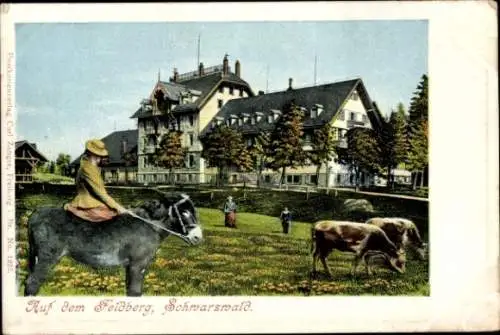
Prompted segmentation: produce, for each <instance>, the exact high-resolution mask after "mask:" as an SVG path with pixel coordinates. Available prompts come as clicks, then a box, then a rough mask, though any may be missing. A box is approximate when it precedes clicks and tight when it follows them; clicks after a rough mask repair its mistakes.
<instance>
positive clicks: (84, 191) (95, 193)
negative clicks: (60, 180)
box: [71, 157, 121, 210]
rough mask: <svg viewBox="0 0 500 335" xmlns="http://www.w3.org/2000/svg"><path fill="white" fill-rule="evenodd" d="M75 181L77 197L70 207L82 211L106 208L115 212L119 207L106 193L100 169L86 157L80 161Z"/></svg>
mask: <svg viewBox="0 0 500 335" xmlns="http://www.w3.org/2000/svg"><path fill="white" fill-rule="evenodd" d="M75 181H76V191H77V195H76V197H75V198H74V199H73V201H72V202H71V206H73V207H77V208H84V209H88V208H96V207H101V206H108V207H109V208H111V209H115V210H117V209H118V208H120V207H121V206H120V205H119V204H118V203H117V202H116V201H115V200H113V198H111V197H110V196H109V195H108V192H106V188H105V187H104V181H103V180H102V177H101V169H100V168H99V167H97V166H95V165H94V164H92V163H91V162H90V161H89V160H88V159H87V158H86V157H84V158H82V159H81V160H80V169H79V170H78V173H77V175H76V180H75Z"/></svg>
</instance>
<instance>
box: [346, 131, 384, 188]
mask: <svg viewBox="0 0 500 335" xmlns="http://www.w3.org/2000/svg"><path fill="white" fill-rule="evenodd" d="M379 141H380V139H379V138H378V134H377V133H376V132H375V131H374V130H373V129H370V128H363V127H355V128H351V129H350V130H349V131H348V132H347V150H346V153H345V155H344V156H343V157H342V159H343V160H344V163H347V164H348V165H349V166H350V168H351V170H352V171H354V174H355V177H356V191H357V190H358V189H359V179H360V175H361V173H362V172H364V173H370V174H374V173H379V172H380V171H381V170H382V166H381V159H380V157H381V149H380V146H379Z"/></svg>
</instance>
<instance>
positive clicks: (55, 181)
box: [33, 172, 75, 184]
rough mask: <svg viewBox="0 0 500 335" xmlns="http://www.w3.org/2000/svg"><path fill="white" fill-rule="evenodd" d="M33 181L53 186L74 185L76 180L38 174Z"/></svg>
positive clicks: (55, 175) (56, 175)
mask: <svg viewBox="0 0 500 335" xmlns="http://www.w3.org/2000/svg"><path fill="white" fill-rule="evenodd" d="M33 181H35V182H42V183H53V184H74V183H75V180H74V178H71V177H67V176H62V175H59V174H54V173H42V172H37V173H35V174H34V175H33Z"/></svg>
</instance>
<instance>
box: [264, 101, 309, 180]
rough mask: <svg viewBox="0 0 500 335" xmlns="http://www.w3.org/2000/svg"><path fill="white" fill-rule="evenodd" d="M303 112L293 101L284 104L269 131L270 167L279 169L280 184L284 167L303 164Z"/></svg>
mask: <svg viewBox="0 0 500 335" xmlns="http://www.w3.org/2000/svg"><path fill="white" fill-rule="evenodd" d="M303 120H304V112H302V110H301V109H300V108H298V107H297V106H296V105H295V103H294V102H293V101H291V102H289V103H287V104H285V105H284V106H283V109H282V115H281V116H280V118H279V119H278V122H277V124H276V127H275V129H274V130H273V132H272V133H271V141H270V151H271V152H272V154H273V156H272V161H271V162H270V167H271V168H272V169H274V170H279V169H281V178H280V186H281V185H282V184H283V183H284V181H285V176H286V168H287V167H290V168H295V167H297V166H300V165H302V164H304V162H305V159H306V154H305V152H304V150H303V148H302V135H303V131H302V122H303Z"/></svg>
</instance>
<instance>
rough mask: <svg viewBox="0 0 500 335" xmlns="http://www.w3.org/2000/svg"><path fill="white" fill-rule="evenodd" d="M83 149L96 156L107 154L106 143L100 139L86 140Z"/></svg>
mask: <svg viewBox="0 0 500 335" xmlns="http://www.w3.org/2000/svg"><path fill="white" fill-rule="evenodd" d="M85 149H87V150H88V151H89V152H91V153H93V154H94V155H97V156H102V157H106V156H108V155H109V154H108V150H106V145H105V144H104V142H103V141H101V140H96V139H94V140H88V141H87V143H85Z"/></svg>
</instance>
